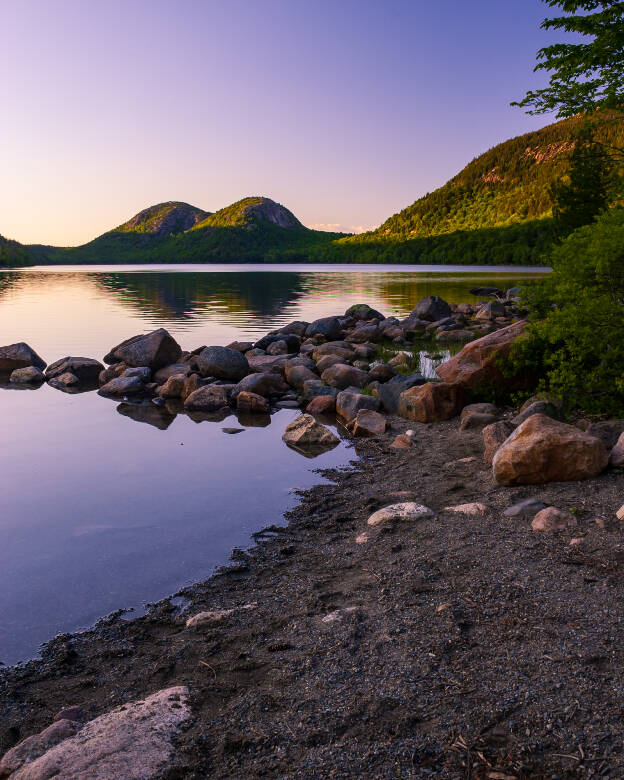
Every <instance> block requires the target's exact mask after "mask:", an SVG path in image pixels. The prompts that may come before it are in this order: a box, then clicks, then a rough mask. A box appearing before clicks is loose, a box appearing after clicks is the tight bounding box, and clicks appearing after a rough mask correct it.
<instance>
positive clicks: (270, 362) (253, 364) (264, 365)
mask: <svg viewBox="0 0 624 780" xmlns="http://www.w3.org/2000/svg"><path fill="white" fill-rule="evenodd" d="M246 359H247V363H248V365H249V370H250V371H253V372H255V373H258V374H264V373H266V372H268V371H273V372H274V373H278V374H279V373H280V372H281V371H282V369H283V368H284V366H285V365H286V363H287V361H288V355H252V356H251V357H249V358H246Z"/></svg>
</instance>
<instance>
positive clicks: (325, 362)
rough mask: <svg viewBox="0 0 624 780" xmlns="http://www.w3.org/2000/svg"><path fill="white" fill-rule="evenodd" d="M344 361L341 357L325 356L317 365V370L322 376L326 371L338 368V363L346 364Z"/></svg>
mask: <svg viewBox="0 0 624 780" xmlns="http://www.w3.org/2000/svg"><path fill="white" fill-rule="evenodd" d="M344 360H345V359H344V357H340V355H323V357H321V358H320V359H319V361H318V363H317V364H316V368H317V370H318V371H319V373H321V374H322V373H323V371H325V369H327V368H330V367H331V366H336V365H338V363H344Z"/></svg>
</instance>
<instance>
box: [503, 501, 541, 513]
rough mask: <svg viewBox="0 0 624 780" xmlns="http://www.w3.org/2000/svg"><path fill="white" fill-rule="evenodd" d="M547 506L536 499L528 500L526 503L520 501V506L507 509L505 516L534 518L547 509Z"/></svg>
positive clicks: (516, 505) (515, 505)
mask: <svg viewBox="0 0 624 780" xmlns="http://www.w3.org/2000/svg"><path fill="white" fill-rule="evenodd" d="M546 506H547V505H546V504H544V503H543V502H542V501H539V500H538V499H536V498H527V499H526V501H520V502H519V503H518V504H514V505H513V506H510V507H507V509H505V511H504V512H503V514H504V515H505V516H506V517H534V516H535V515H536V514H537V513H538V512H541V511H542V509H546Z"/></svg>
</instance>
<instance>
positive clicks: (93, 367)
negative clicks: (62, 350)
mask: <svg viewBox="0 0 624 780" xmlns="http://www.w3.org/2000/svg"><path fill="white" fill-rule="evenodd" d="M103 370H104V366H103V365H102V364H101V363H100V361H99V360H94V359H93V358H85V357H64V358H61V359H60V360H57V361H55V362H54V363H51V364H50V365H49V366H48V367H47V369H46V372H45V377H46V379H47V380H48V381H50V379H54V377H57V376H60V375H61V374H65V373H67V372H68V371H69V372H70V373H72V374H73V375H74V376H75V377H77V378H78V380H79V381H80V382H84V383H85V384H87V383H88V384H96V383H97V382H98V378H99V376H100V372H101V371H103Z"/></svg>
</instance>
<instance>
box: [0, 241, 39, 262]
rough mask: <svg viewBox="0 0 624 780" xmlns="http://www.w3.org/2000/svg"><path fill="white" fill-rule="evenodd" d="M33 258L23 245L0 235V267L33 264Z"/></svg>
mask: <svg viewBox="0 0 624 780" xmlns="http://www.w3.org/2000/svg"><path fill="white" fill-rule="evenodd" d="M34 263H35V260H34V258H33V256H32V254H31V253H30V252H29V251H28V249H27V248H26V247H25V246H22V244H19V243H18V242H17V241H11V240H10V239H8V238H4V236H0V268H18V267H21V266H25V265H34Z"/></svg>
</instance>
